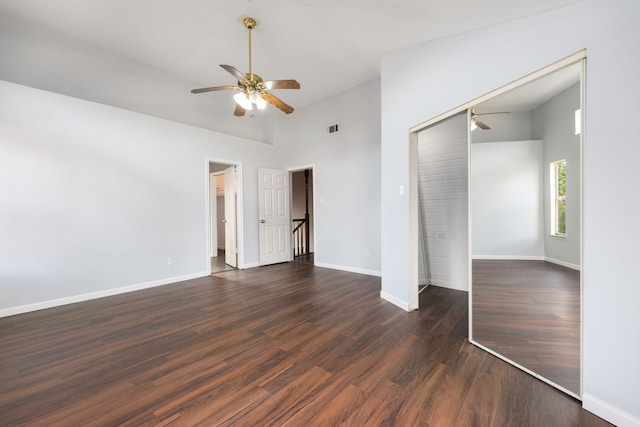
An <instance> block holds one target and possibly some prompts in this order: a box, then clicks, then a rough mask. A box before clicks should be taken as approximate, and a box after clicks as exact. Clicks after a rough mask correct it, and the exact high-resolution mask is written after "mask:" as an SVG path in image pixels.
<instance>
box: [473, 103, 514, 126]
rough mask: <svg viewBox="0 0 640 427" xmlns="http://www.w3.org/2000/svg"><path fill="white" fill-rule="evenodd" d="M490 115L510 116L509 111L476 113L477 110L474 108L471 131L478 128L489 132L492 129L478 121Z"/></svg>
mask: <svg viewBox="0 0 640 427" xmlns="http://www.w3.org/2000/svg"><path fill="white" fill-rule="evenodd" d="M489 114H510V112H509V111H498V112H495V113H476V112H475V110H474V109H473V108H472V109H471V130H472V131H473V130H475V129H476V128H477V127H478V128H480V129H482V130H489V129H491V128H490V127H489V126H488V125H487V124H486V123H484V122H481V121H480V120H478V119H477V117H478V116H487V115H489Z"/></svg>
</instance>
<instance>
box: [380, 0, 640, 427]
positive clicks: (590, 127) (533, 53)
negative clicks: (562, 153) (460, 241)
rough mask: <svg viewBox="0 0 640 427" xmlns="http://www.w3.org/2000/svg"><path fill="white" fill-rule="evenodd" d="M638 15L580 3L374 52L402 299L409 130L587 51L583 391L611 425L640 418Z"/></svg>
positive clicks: (626, 0)
mask: <svg viewBox="0 0 640 427" xmlns="http://www.w3.org/2000/svg"><path fill="white" fill-rule="evenodd" d="M638 16H640V2H638V1H636V0H609V1H605V0H585V1H581V2H579V3H576V4H574V5H571V6H567V7H565V8H561V9H557V10H554V11H550V12H547V13H543V14H540V15H536V16H533V17H529V18H526V19H521V20H518V21H513V22H510V23H507V24H504V25H496V26H493V27H490V28H486V29H483V30H479V31H474V32H470V33H467V34H462V35H459V36H456V37H451V38H447V39H442V40H438V41H434V42H431V43H425V44H422V45H418V46H415V47H412V48H408V49H404V50H399V51H394V52H390V53H388V54H385V55H384V56H383V57H382V93H381V100H382V112H381V114H382V148H381V164H382V176H381V205H382V209H381V220H382V221H381V223H382V231H381V242H382V272H383V275H382V292H385V293H386V294H388V295H390V296H392V297H394V298H396V299H397V300H398V301H403V302H405V303H406V304H407V305H408V302H409V274H410V271H409V262H408V260H409V202H408V197H407V194H408V192H407V193H405V195H401V194H399V193H398V186H399V185H405V186H406V185H408V182H409V175H408V169H409V167H408V166H409V142H408V130H409V129H410V128H411V127H412V126H414V125H416V124H419V123H422V122H424V121H425V120H427V119H429V118H432V117H435V116H437V115H439V114H441V113H442V112H445V111H448V110H450V109H452V108H454V107H456V106H458V105H461V104H464V103H465V102H467V101H469V100H471V99H474V98H476V97H479V96H481V95H483V94H485V93H488V92H490V91H492V90H493V89H495V88H498V87H501V86H503V85H505V84H507V83H509V82H511V81H514V80H516V79H518V78H520V77H522V76H524V75H526V74H529V73H531V72H533V71H535V70H537V69H540V68H543V67H545V66H546V65H548V64H551V63H553V62H555V61H558V60H559V59H561V58H564V57H566V56H568V55H571V54H573V53H574V52H577V51H579V50H580V49H583V48H586V49H587V55H588V60H587V94H586V109H587V111H586V115H587V117H586V129H587V131H586V141H585V171H584V174H585V180H584V269H583V278H584V282H583V283H584V305H583V310H584V311H583V312H584V322H583V326H584V352H583V355H584V365H583V374H584V382H583V391H584V395H583V398H584V406H585V407H586V408H587V409H589V410H592V411H594V412H596V413H598V414H599V415H601V416H603V417H605V418H607V419H609V420H611V421H613V422H614V423H616V424H619V425H640V421H638V420H639V419H640V404H638V398H637V385H638V384H640V370H639V369H637V361H638V360H640V341H638V340H637V339H636V338H637V337H638V336H640V311H639V310H638V309H637V304H638V300H640V286H638V281H637V271H636V268H635V266H636V264H637V260H636V258H637V256H636V254H637V244H638V241H640V226H639V225H638V221H637V218H638V217H639V216H640V198H638V197H637V188H636V186H637V183H638V182H640V168H639V167H638V165H637V163H638V159H640V144H638V143H637V140H638V137H637V129H636V123H637V97H638V94H639V93H640V79H638V73H639V71H640V54H639V53H638V49H637V41H638V40H640V26H638V25H637V17H638ZM471 66H472V68H473V77H472V78H470V74H469V69H470V67H471ZM408 81H419V82H420V84H419V85H407V84H406V82H408ZM612 206H616V207H617V208H616V210H615V212H613V211H612ZM612 224H615V227H616V229H617V230H621V231H620V232H612V229H611V227H612ZM622 230H623V231H622Z"/></svg>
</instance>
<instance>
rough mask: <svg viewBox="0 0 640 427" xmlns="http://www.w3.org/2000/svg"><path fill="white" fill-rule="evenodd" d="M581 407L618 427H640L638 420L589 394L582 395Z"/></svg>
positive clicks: (639, 420) (639, 419)
mask: <svg viewBox="0 0 640 427" xmlns="http://www.w3.org/2000/svg"><path fill="white" fill-rule="evenodd" d="M582 407H583V408H584V409H586V410H587V411H589V412H593V413H594V414H596V415H597V416H599V417H600V418H602V419H604V420H607V421H609V422H610V423H612V424H615V425H617V426H618V427H640V418H638V417H637V416H635V415H633V414H630V413H629V412H627V411H625V410H623V409H620V408H618V407H617V406H614V405H611V404H610V403H608V402H605V401H604V400H601V399H598V398H597V397H595V396H592V395H590V394H589V393H583V395H582Z"/></svg>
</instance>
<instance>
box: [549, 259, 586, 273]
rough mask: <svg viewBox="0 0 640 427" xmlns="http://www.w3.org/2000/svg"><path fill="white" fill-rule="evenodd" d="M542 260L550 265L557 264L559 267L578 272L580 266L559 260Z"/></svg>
mask: <svg viewBox="0 0 640 427" xmlns="http://www.w3.org/2000/svg"><path fill="white" fill-rule="evenodd" d="M544 260H545V261H547V262H550V263H552V264H557V265H560V266H562V267H567V268H570V269H572V270H577V271H580V266H579V265H576V264H572V263H570V262H566V261H561V260H559V259H555V258H549V257H544Z"/></svg>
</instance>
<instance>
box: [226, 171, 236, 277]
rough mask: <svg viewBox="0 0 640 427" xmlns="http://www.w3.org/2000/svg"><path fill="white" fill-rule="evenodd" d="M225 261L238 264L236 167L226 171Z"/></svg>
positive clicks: (232, 265) (229, 263) (233, 265)
mask: <svg viewBox="0 0 640 427" xmlns="http://www.w3.org/2000/svg"><path fill="white" fill-rule="evenodd" d="M224 219H225V223H224V253H225V260H224V262H225V263H226V264H228V265H230V266H231V267H237V266H238V259H237V256H236V253H237V247H238V245H237V242H236V167H235V166H231V167H230V168H227V169H225V171H224Z"/></svg>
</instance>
